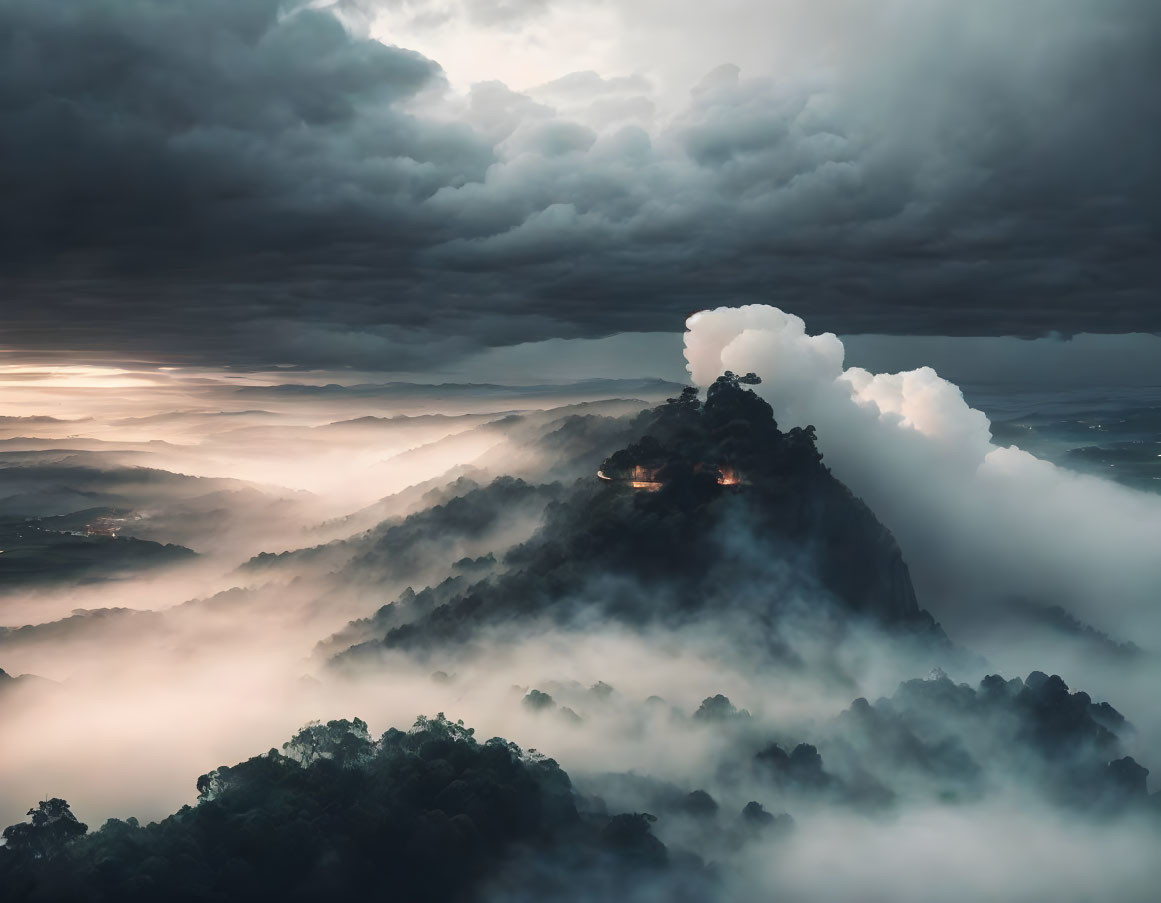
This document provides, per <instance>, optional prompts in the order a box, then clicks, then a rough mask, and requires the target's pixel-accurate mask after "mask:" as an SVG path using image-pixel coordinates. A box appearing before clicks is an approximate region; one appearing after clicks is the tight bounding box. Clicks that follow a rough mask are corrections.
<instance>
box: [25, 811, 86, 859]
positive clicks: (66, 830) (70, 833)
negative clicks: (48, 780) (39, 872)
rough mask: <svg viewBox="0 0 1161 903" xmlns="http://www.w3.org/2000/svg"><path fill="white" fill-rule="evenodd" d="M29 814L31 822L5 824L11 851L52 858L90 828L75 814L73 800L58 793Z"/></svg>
mask: <svg viewBox="0 0 1161 903" xmlns="http://www.w3.org/2000/svg"><path fill="white" fill-rule="evenodd" d="M28 814H29V815H31V816H32V820H31V822H20V823H19V824H15V825H11V826H10V827H7V828H5V829H4V840H5V842H6V845H7V848H8V850H9V852H11V853H14V854H16V855H23V856H26V857H28V858H30V859H51V858H53V857H55V856H57V855H58V854H59V853H60V852H61V851H62V850H64V848H65V847H66V846H68V845H69V843H71V842H72V841H74V840H76V839H77V838H78V837H82V836H84V834H85V832H87V831H88V830H89V826H88V825H86V824H85V823H84V822H81V821H78V820H77V817H76V816H75V815H73V811H72V809H71V808H69V804H68V803H67V802H65V801H64V800H62V799H59V798H57V797H53V798H52V799H50V800H45V801H44V802H42V803H39V804H38V805H37V807H36V808H35V809H29V810H28Z"/></svg>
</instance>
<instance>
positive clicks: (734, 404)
mask: <svg viewBox="0 0 1161 903" xmlns="http://www.w3.org/2000/svg"><path fill="white" fill-rule="evenodd" d="M637 428H638V429H637V432H638V435H639V436H640V439H639V440H638V441H636V442H634V443H632V444H631V445H629V446H628V447H627V448H625V449H622V450H620V451H618V452H616V453H614V454H613V455H611V456H610V457H609V458H608V459H607V460H606V461H605V463H604V465H603V466H602V468H601V473H602V475H603V476H604V477H606V478H607V479H597V478H596V475H594V477H593V478H592V479H591V480H589V481H587V482H584V483H582V484H578V486H577V487H576V488H575V489H574V490H573V491H572V492H571V493H569V494H567V495H566V496H565V497H564V498H563V499H562V500H560V501H558V502H556V503H554V504H552V505H550V507H549V509H548V514H547V517H546V521H545V523H544V525H543V526H542V527H541V528H540V529H539V530H538V531H537V533H536V534H535V536H533V537H532V539H531V540H530V541H528V542H527V543H524V544H523V545H521V546H518V547H517V548H516V549H514V550H513V551H512V552H511V553H509V555H508V556H507V558H506V560H505V562H504V571H503V573H502V574H501V575H500V576H498V577H495V578H490V579H488V580H485V581H480V582H478V583H476V584H473V585H470V586H469V587H467V588H466V589H465V588H464V586H463V583H462V582H458V583H454V584H448V585H446V586H445V587H441V588H436V589H430V590H427V591H425V592H423V593H419V594H418V595H413V596H409V597H408V598H407V599H406V600H401V601H400V603H398V605H397V606H395V607H396V608H397V609H398V610H397V611H395V612H394V613H393V615H394V616H393V617H392V618H391V619H390V623H392V624H394V625H397V626H395V627H394V628H393V629H392V630H391V631H390V633H388V634H387V636H386V639H385V642H386V643H387V644H388V645H390V646H405V647H406V646H415V645H427V644H431V643H434V642H441V641H453V642H454V641H459V640H464V639H467V638H469V637H470V636H471V635H472V634H474V633H475V631H476V630H477V629H479V628H480V627H483V626H487V625H489V624H496V623H502V622H507V621H511V620H513V619H516V618H520V619H522V620H523V619H535V618H541V619H545V620H548V621H551V622H555V623H558V624H565V625H567V624H569V623H580V622H583V621H588V620H591V619H592V618H593V617H600V618H604V619H614V620H616V621H619V622H622V623H628V624H633V625H645V624H663V625H665V626H671V627H672V626H680V625H681V624H683V623H686V622H689V621H692V620H696V619H699V618H702V617H704V616H708V615H711V614H712V616H713V618H714V621H715V623H718V624H720V623H728V622H730V621H731V618H730V617H729V615H731V614H738V615H741V617H740V618H734V619H733V620H734V621H737V622H741V623H745V624H748V625H750V626H751V627H753V628H757V629H758V630H761V628H762V627H763V626H765V627H767V628H773V627H774V626H776V625H777V623H778V622H779V620H780V619H781V618H782V617H783V616H785V615H788V614H793V615H794V616H795V617H796V618H798V619H799V620H800V621H801V618H802V616H803V615H815V616H818V617H820V618H823V619H829V621H830V622H832V624H835V623H838V624H841V623H843V622H846V621H852V620H865V621H871V622H873V623H875V624H877V625H879V626H885V627H889V628H905V629H907V630H908V631H914V630H920V631H931V632H932V633H933V634H939V631H938V628H937V627H935V626H934V624H933V622H932V621H931V618H930V616H929V615H927V614H926V613H925V612H923V611H922V610H921V609H920V608H919V605H918V603H917V601H916V598H915V591H914V589H913V587H912V585H911V579H910V575H909V573H908V570H907V565H906V563H905V562H904V561H903V557H902V554H901V552H900V550H899V547H898V545H897V544H896V542H895V540H894V538H893V537H892V536H891V534H890V532H889V531H888V530H887V529H886V528H885V527H884V526H883V525H882V524H880V523H879V521H878V520H877V519H876V518H875V516H874V514H873V513H872V512H871V510H870V509H869V508H868V507H867V506H866V505H865V504H863V503H862V502H861V501H860V500H859V499H857V498H855V496H853V495H852V494H851V492H850V491H849V490H848V489H847V488H846V487H845V486H844V485H843V484H842V483H840V482H839V481H838V480H837V479H836V478H835V477H834V476H833V475H832V474H831V472H830V471H829V469H828V468H827V467H826V466H825V465H824V464H823V463H822V458H821V455H819V453H818V451H817V449H816V448H815V441H814V432H813V428H809V427H808V428H806V429H793V430H790V431H789V432H786V433H783V432H782V431H780V430H779V429H778V426H777V424H776V423H775V421H774V416H773V412H772V411H771V409H770V407H769V405H767V404H766V402H765V401H763V400H762V399H761V398H759V397H758V396H757V395H755V394H754V393H753V392H751V391H750V390H748V389H747V388H745V381H744V379H739V378H737V377H734V376H733V375H732V374H727V376H725V377H723V378H722V379H720V380H719V381H718V382H717V383H716V384H715V385H714V386H712V387H711V388H710V390H709V392H708V393H707V398H706V401H705V402H704V403H702V402H701V401H700V400H699V399H698V397H697V395H696V393H695V392H694V391H693V390H687V392H685V393H684V394H683V395H682V396H681V397H679V398H675V399H671V400H670V401H669V402H668V403H666V404H665V405H662V406H661V407H659V408H656V409H654V410H652V411H648V412H645V413H643V414H642V415H641V416H640V418H639V421H638V423H637ZM646 471H647V472H648V473H649V474H650V475H651V477H652V478H653V479H652V480H651V481H650V484H649V485H648V486H642V485H641V484H640V483H639V482H636V481H635V479H634V475H635V474H640V473H642V472H646ZM771 632H774V631H773V630H771ZM939 635H941V634H939Z"/></svg>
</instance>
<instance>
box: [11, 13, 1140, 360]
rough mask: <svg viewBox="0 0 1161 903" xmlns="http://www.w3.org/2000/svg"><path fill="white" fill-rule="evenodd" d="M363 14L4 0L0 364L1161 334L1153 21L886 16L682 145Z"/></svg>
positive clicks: (671, 129)
mask: <svg viewBox="0 0 1161 903" xmlns="http://www.w3.org/2000/svg"><path fill="white" fill-rule="evenodd" d="M412 5H414V4H412ZM545 5H546V4H544V3H540V2H536V3H515V2H504V3H483V2H480V3H476V4H474V5H472V7H471V10H468V12H469V13H471V15H472V16H476V17H479V16H482V17H484V18H487V19H489V21H488V22H487V23H484V24H487V25H489V26H497V27H499V25H500V24H502V23H501V20H503V21H505V22H507V21H509V19H510V20H511V21H512V22H515V20H516V19H518V18H519V17H522V16H527V15H536V14H538V13H539V12H543V9H542V7H544V6H545ZM373 9H374V4H373V3H361V2H357V3H350V2H346V3H342V4H338V5H337V11H338V13H339V16H340V17H341V18H342V19H343V21H345V22H347V23H348V25H352V27H354V28H356V30H355V31H350V30H347V29H345V28H344V27H343V25H342V24H341V22H340V21H339V18H336V16H335V15H334V10H332V9H331V8H326V9H319V8H306V7H301V6H300V7H297V8H295V7H292V6H291V5H288V4H287V3H284V2H278V0H231V2H225V0H171V2H161V0H138V2H130V0H57V2H53V3H44V2H40V0H3V2H0V35H4V36H5V37H4V38H3V39H0V40H2V46H0V187H2V189H3V195H4V198H5V203H4V205H3V207H2V208H0V266H2V268H3V279H2V281H0V291H2V292H3V295H2V304H3V314H4V317H5V321H6V335H5V343H6V344H8V345H9V346H12V347H23V348H37V347H42V348H49V347H52V348H57V349H59V348H72V349H78V350H93V351H96V350H98V349H99V350H109V349H116V350H119V351H122V352H124V353H132V354H141V355H148V356H160V357H175V358H176V357H181V358H195V359H201V360H211V361H216V362H223V361H224V362H227V363H233V364H239V365H247V364H255V365H259V364H269V363H278V362H289V363H298V364H304V365H333V364H335V363H344V364H351V365H355V366H358V367H363V368H384V369H406V368H420V367H424V366H434V365H436V364H437V363H438V362H440V361H442V360H446V359H447V358H449V357H455V356H459V355H462V354H465V353H467V352H469V351H470V350H472V349H473V348H477V347H479V346H481V345H499V344H508V343H512V342H519V341H525V340H530V339H539V338H545V337H550V336H561V337H573V336H586V335H602V334H609V333H611V332H615V331H619V330H629V331H634V330H657V329H666V328H678V327H679V326H680V323H681V321H682V319H683V317H684V315H685V314H687V313H689V312H690V311H692V310H694V309H698V308H702V307H707V306H713V305H718V304H724V303H737V302H751V301H766V302H771V303H775V304H778V305H780V306H782V307H784V308H788V309H791V310H794V311H796V312H798V313H800V314H803V315H804V316H806V317H808V319H809V320H810V323H811V326H812V328H815V329H820V328H821V329H835V330H841V331H844V332H859V331H874V332H901V333H953V334H954V333H961V334H962V333H981V334H1005V333H1013V334H1022V335H1028V334H1037V333H1042V332H1046V331H1050V330H1056V331H1061V332H1066V333H1067V332H1074V331H1097V332H1108V331H1121V330H1140V331H1158V330H1161V305H1158V303H1157V294H1158V287H1159V286H1161V263H1158V261H1161V247H1159V244H1161V242H1159V238H1158V237H1159V232H1161V230H1159V222H1158V218H1159V213H1158V211H1159V210H1161V207H1159V206H1158V203H1157V201H1158V200H1159V199H1161V185H1159V180H1158V175H1157V168H1156V162H1155V161H1156V160H1157V159H1158V158H1159V157H1161V141H1159V137H1161V127H1159V126H1158V123H1161V100H1158V96H1157V94H1156V91H1155V85H1156V84H1157V83H1158V81H1159V76H1161V11H1159V10H1158V8H1157V7H1156V5H1155V4H1153V3H1152V2H1145V0H1114V2H1104V3H1099V4H1098V3H1095V2H1091V0H1069V2H1066V3H1052V4H1049V3H1045V2H1032V3H1027V4H1021V5H1020V6H1019V7H1018V8H1011V5H1003V4H998V3H992V2H988V3H983V4H978V5H975V6H973V7H972V9H971V10H970V11H967V12H965V11H963V10H961V9H959V8H958V7H957V6H954V5H951V4H943V3H941V4H914V3H897V4H891V5H888V6H885V7H883V8H882V12H881V13H879V14H876V16H875V18H874V23H873V24H874V27H873V28H870V29H869V30H868V32H867V35H866V38H865V45H866V46H865V50H864V52H863V53H861V54H859V55H856V56H855V57H853V58H852V59H851V60H850V61H849V62H847V63H844V65H843V66H840V67H839V68H838V69H836V70H835V71H832V72H822V73H820V74H817V75H816V76H812V78H813V79H814V80H813V81H812V82H809V83H807V82H793V83H792V82H787V81H774V80H770V79H764V78H747V77H746V76H745V75H744V74H743V73H740V72H739V71H738V69H737V68H736V67H733V66H731V65H724V66H721V67H719V68H717V69H715V70H713V71H712V72H711V73H710V74H709V75H708V76H707V77H706V78H705V79H704V80H703V81H702V82H701V83H700V84H699V85H698V86H697V87H696V88H695V89H694V91H693V92H692V94H691V95H690V98H689V102H688V105H687V107H686V109H685V110H684V111H683V112H682V113H681V114H680V115H679V116H678V117H677V118H676V119H675V120H674V121H672V122H671V123H669V124H668V125H666V126H665V127H661V128H654V127H653V126H652V124H651V122H652V117H653V114H654V108H653V104H652V101H651V100H650V99H649V97H648V96H647V95H648V92H649V90H650V86H649V84H648V82H647V81H645V80H644V79H641V78H639V77H636V78H619V79H615V78H610V79H606V78H602V77H601V76H599V75H594V74H593V73H582V74H578V75H575V76H570V77H568V78H566V79H561V80H559V81H557V82H554V83H552V84H550V85H547V86H545V88H544V89H542V90H541V91H538V92H534V94H535V99H534V98H531V97H528V96H525V95H523V94H519V93H516V92H513V91H511V90H509V89H508V88H506V87H504V86H503V85H500V84H498V83H492V84H482V85H477V86H476V87H475V88H473V89H472V91H471V93H470V95H469V97H468V99H467V102H466V104H459V103H458V102H455V101H449V100H447V99H446V98H444V99H441V98H440V96H439V93H440V90H441V89H442V86H443V76H442V71H441V69H440V68H439V66H438V65H437V63H435V62H433V61H431V60H428V59H426V58H424V57H422V56H420V55H418V54H415V53H412V52H409V51H407V50H403V49H399V48H396V47H389V46H385V45H384V44H381V43H378V42H375V41H372V40H369V39H366V38H364V37H362V36H360V33H359V32H358V31H357V26H358V22H357V21H356V20H358V19H359V17H360V16H361V17H363V18H366V16H368V15H369V14H370V11H372V10H373ZM505 17H509V18H505ZM352 23H353V24H352ZM710 62H712V61H707V64H708V63H710ZM586 98H587V100H586ZM565 110H567V116H566V115H564V111H565ZM449 111H451V112H452V113H454V115H447V114H448V112H449Z"/></svg>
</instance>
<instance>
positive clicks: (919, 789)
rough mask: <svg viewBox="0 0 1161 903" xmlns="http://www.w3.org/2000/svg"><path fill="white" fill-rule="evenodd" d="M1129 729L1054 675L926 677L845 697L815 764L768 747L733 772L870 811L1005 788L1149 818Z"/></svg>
mask: <svg viewBox="0 0 1161 903" xmlns="http://www.w3.org/2000/svg"><path fill="white" fill-rule="evenodd" d="M1129 730H1130V728H1129V725H1128V724H1127V722H1126V721H1125V719H1124V717H1123V716H1122V715H1121V714H1120V713H1119V712H1118V711H1117V710H1116V709H1115V708H1113V707H1112V706H1111V705H1109V704H1108V703H1107V702H1099V703H1095V702H1093V701H1092V698H1091V697H1090V696H1089V694H1087V693H1085V692H1083V691H1075V692H1072V691H1070V690H1069V688H1068V685H1067V684H1065V682H1064V681H1063V680H1062V679H1061V678H1060V677H1058V676H1056V675H1052V676H1048V675H1046V674H1044V673H1043V672H1040V671H1033V672H1032V673H1031V674H1029V675H1028V677H1027V679H1026V680H1020V679H1019V678H1015V679H1012V680H1005V679H1004V678H1002V677H1000V676H999V675H995V674H993V675H990V676H988V677H986V678H984V679H983V681H981V683H980V684H979V686H978V687H971V686H969V685H968V684H957V683H955V682H953V681H952V680H950V679H949V678H948V677H947V676H946V675H943V674H936V675H934V676H932V677H931V678H928V679H926V680H910V681H906V682H904V683H903V684H901V685H900V687H899V689H898V691H897V692H896V693H895V694H894V696H892V697H891V698H890V699H880V700H878V701H877V702H875V703H873V704H872V703H871V702H869V701H868V700H866V699H856V700H855V702H854V703H853V704H852V705H851V707H850V708H849V709H847V710H846V711H845V712H843V714H842V715H841V716H839V718H838V719H837V720H836V721H835V723H834V724H833V725H832V726H831V728H830V729H828V730H825V731H823V732H822V739H821V740H820V745H821V746H823V747H824V752H825V753H826V759H827V762H826V764H825V765H824V760H823V756H822V755H821V754H820V752H819V749H817V748H816V747H815V746H814V745H811V744H808V743H800V744H798V745H795V746H792V745H790V744H780V743H771V744H769V745H767V746H766V747H764V748H763V749H761V750H759V752H758V753H757V754H756V755H755V756H754V758H753V760H752V762H751V767H750V768H749V769H745V770H742V771H741V772H737V771H736V772H735V773H736V774H738V776H739V777H741V776H742V775H743V774H744V775H746V776H747V777H748V776H750V775H751V774H753V775H757V776H758V777H765V778H767V779H769V780H771V781H773V782H774V783H775V784H776V785H777V786H778V787H780V788H781V789H782V790H784V791H788V792H790V793H792V794H793V793H802V794H810V795H817V794H824V795H826V797H827V798H828V799H830V800H831V801H834V802H841V803H848V804H852V805H856V806H859V807H862V808H872V809H877V808H883V807H889V806H891V805H893V804H894V803H895V802H896V800H897V799H898V798H899V797H900V796H902V795H904V794H905V793H910V794H926V795H930V796H933V797H935V798H937V799H939V800H941V801H943V802H954V801H962V800H970V799H976V798H981V797H983V796H985V795H987V794H988V793H995V792H997V791H998V790H1001V789H1002V788H1004V787H1005V786H1013V787H1019V788H1020V789H1021V790H1022V791H1031V792H1035V793H1037V794H1038V795H1042V796H1043V797H1045V798H1046V799H1048V800H1050V801H1052V802H1054V803H1056V804H1060V805H1063V806H1068V807H1071V808H1076V809H1082V810H1086V811H1088V812H1096V813H1100V812H1104V813H1107V814H1114V813H1119V812H1124V811H1128V810H1133V809H1149V808H1152V809H1154V810H1156V811H1158V812H1161V794H1155V795H1154V797H1152V798H1150V797H1149V795H1148V792H1147V787H1146V778H1147V776H1148V774H1149V772H1148V769H1146V768H1144V767H1143V766H1141V765H1139V764H1138V763H1137V762H1136V761H1135V760H1134V759H1133V758H1132V757H1131V756H1128V755H1126V750H1125V748H1124V743H1123V739H1122V737H1123V736H1125V735H1126V734H1127V733H1128V732H1129Z"/></svg>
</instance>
